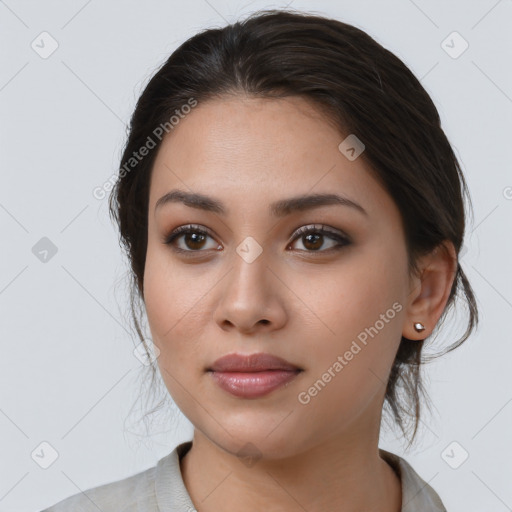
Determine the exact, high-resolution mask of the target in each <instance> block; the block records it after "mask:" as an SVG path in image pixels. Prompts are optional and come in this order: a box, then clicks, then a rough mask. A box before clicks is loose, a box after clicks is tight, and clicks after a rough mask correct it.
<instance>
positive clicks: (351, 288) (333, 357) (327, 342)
mask: <svg viewBox="0 0 512 512" xmlns="http://www.w3.org/2000/svg"><path fill="white" fill-rule="evenodd" d="M401 268H402V267H401V262H400V261H394V262H393V258H388V259H387V260H386V258H384V257H380V258H379V259H377V258H375V257H373V259H372V260H371V261H369V260H363V258H361V259H360V261H359V262H358V264H357V265H356V264H354V265H347V268H346V269H340V271H339V272H336V273H334V274H331V279H329V280H327V279H325V280H320V281H317V283H318V284H319V285H320V283H322V285H321V286H318V287H316V288H315V289H314V290H316V291H312V288H311V284H309V288H308V285H307V284H306V282H304V283H302V285H301V287H303V291H304V292H305V295H301V291H298V295H299V296H301V297H302V296H305V297H306V299H304V302H305V304H307V305H314V308H313V307H311V310H313V311H314V313H315V314H314V315H313V314H312V312H311V311H310V310H309V309H306V310H305V315H304V316H303V320H302V322H303V323H304V322H305V321H308V323H309V322H311V323H310V335H309V336H308V337H307V338H306V339H304V340H303V341H304V343H307V344H308V345H309V348H308V349H307V350H306V352H309V353H310V354H315V357H314V359H313V360H312V361H311V364H310V368H311V370H312V375H311V379H310V381H308V385H309V384H313V383H314V382H315V381H316V379H320V380H321V381H322V382H320V383H319V385H320V386H322V385H323V384H322V383H323V382H329V383H328V384H327V385H326V386H325V390H327V388H329V392H328V393H325V391H324V390H322V393H321V394H324V393H325V394H324V397H325V398H326V399H327V401H326V402H325V403H328V396H329V395H330V394H331V393H333V396H332V397H331V398H332V399H334V400H336V401H338V402H339V403H340V404H341V402H344V401H345V402H346V403H345V406H346V407H347V409H350V408H351V407H352V406H354V407H357V405H356V403H357V402H358V401H360V400H363V401H364V399H365V396H366V398H368V399H369V398H370V397H371V396H373V395H374V394H375V392H377V391H378V390H380V389H381V388H382V386H384V385H385V382H386V381H387V378H388V373H389V370H390V369H391V365H392V363H393V360H394V357H395V355H396V351H397V349H398V345H399V342H400V338H401V331H402V320H401V319H402V315H403V313H402V311H403V310H404V306H403V304H402V303H401V301H402V295H403V290H402V286H403V285H402V284H401V283H402V282H403V275H402V274H403V271H402V270H401ZM332 276H335V277H334V279H333V278H332ZM306 290H309V291H306ZM305 319H308V320H305ZM339 357H341V359H342V360H341V361H340V360H339ZM329 372H330V373H329ZM332 375H335V377H333V376H332ZM351 404H352V405H351Z"/></svg>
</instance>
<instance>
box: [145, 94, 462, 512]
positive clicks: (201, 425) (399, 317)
mask: <svg viewBox="0 0 512 512" xmlns="http://www.w3.org/2000/svg"><path fill="white" fill-rule="evenodd" d="M344 138H345V136H344V135H341V134H340V133H339V131H337V130H336V129H335V127H334V126H333V125H332V124H330V123H328V122H327V121H326V120H325V118H324V117H323V116H322V114H321V113H320V111H319V110H317V109H316V108H315V107H314V105H312V104H311V103H310V102H308V101H307V100H305V99H302V98H298V97H289V98H285V99H279V100H276V99H270V100H269V99H256V98H251V97H247V96H234V97H229V98H224V99H216V100H211V101H208V102H204V103H200V104H198V106H196V107H195V108H194V109H193V110H192V112H191V113H190V114H188V115H187V116H186V117H185V118H184V119H182V120H180V122H179V124H178V125H177V126H175V127H174V129H173V131H172V132H170V133H169V134H168V135H167V136H166V138H165V139H164V141H163V142H162V146H161V148H160V149H159V152H158V155H157V158H156V161H155V164H154V167H153V172H152V177H151V187H150V201H149V215H148V247H147V258H146V267H145V274H144V300H145V305H146V311H147V315H148V321H149V326H150V330H151V334H152V337H153V341H154V343H155V345H156V346H157V347H158V349H159V350H160V356H159V358H158V365H159V369H160V371H161V373H162V377H163V379H164V382H165V384H166V387H167V389H168V391H169V393H170V395H171V396H172V398H173V400H174V401H175V403H176V404H177V405H178V407H179V408H180V409H181V411H182V412H183V413H184V415H185V416H186V417H187V418H188V419H189V420H190V421H191V423H192V424H193V426H194V437H193V446H192V448H191V449H190V451H189V452H188V453H187V454H186V456H185V457H184V458H183V459H182V460H181V471H182V475H183V479H184V482H185V485H186V487H187V490H188V491H189V494H190V496H191V498H192V501H193V503H194V505H195V507H196V509H197V510H198V511H199V512H208V511H218V510H224V511H228V512H229V511H235V510H236V511H239V510H242V509H243V510H245V511H246V512H252V511H259V510H276V511H278V510H279V511H297V510H308V511H309V512H319V511H325V510H338V511H342V512H355V511H361V510H365V511H367V512H371V511H375V512H376V511H379V512H399V511H400V509H401V505H402V504H401V483H400V479H399V478H398V477H397V476H396V474H395V473H394V471H393V470H392V469H391V466H389V465H388V463H387V462H385V461H384V460H383V459H382V458H381V457H380V455H379V449H378V439H379V430H380V421H381V413H382V405H383V400H384V394H385V388H386V386H385V384H386V382H387V379H388V376H389V372H390V370H391V366H392V363H393V360H394V357H395V354H396V351H397V350H398V346H399V343H400V338H401V336H402V335H403V336H405V337H407V338H408V339H410V340H418V339H423V338H425V337H426V336H428V335H429V334H430V333H431V332H432V330H433V329H434V327H435V324H436V323H437V321H438V319H439V318H440V316H441V314H442V312H443V310H444V307H445V304H446V301H447V299H448V295H449V292H450V288H451V285H452V282H453V278H454V275H455V268H456V267H455V260H454V259H453V258H454V257H455V251H454V249H453V246H452V245H451V244H449V243H447V248H448V252H444V251H439V250H436V251H434V252H433V253H431V254H429V255H427V256H425V257H424V259H423V260H421V262H420V264H421V268H422V269H424V272H423V274H422V275H421V278H420V277H411V278H410V277H409V275H408V272H407V253H406V246H405V239H404V233H403V229H402V223H401V218H400V214H399V210H398V209H397V206H396V205H395V203H394V202H393V200H392V199H391V197H390V196H389V195H388V194H387V192H386V191H385V190H384V189H383V188H382V187H381V186H380V185H379V184H378V182H377V181H376V180H375V179H374V178H373V177H372V176H371V175H370V173H369V172H368V169H367V167H366V164H365V163H364V160H363V158H361V157H359V158H357V159H355V160H354V161H350V160H348V159H347V158H346V157H345V156H344V155H343V154H342V153H341V152H340V151H339V149H338V145H339V144H340V142H341V141H342V140H343V139H344ZM361 138H362V137H361ZM172 189H181V190H185V191H188V192H197V193H202V194H205V195H209V196H212V197H214V198H216V199H218V200H220V201H222V202H223V203H224V204H225V206H226V208H227V209H228V215H226V216H222V215H220V214H219V213H215V212H207V211H202V210H199V209H196V208H192V207H190V206H187V205H185V204H183V203H170V204H166V205H164V206H163V207H162V208H160V209H159V210H157V212H155V204H156V201H157V200H158V199H159V198H160V197H161V196H163V195H164V194H166V193H167V192H169V191H170V190H172ZM333 192H334V193H337V194H340V195H344V196H346V197H348V198H350V199H351V200H353V201H355V202H357V203H359V204H360V205H361V206H362V207H363V208H364V209H365V210H366V212H367V216H365V215H362V214H361V213H359V212H358V211H357V210H356V209H354V208H349V207H347V206H341V205H330V206H322V207H319V208H315V209H313V210H309V211H302V212H293V213H291V214H290V215H287V216H285V217H283V218H274V217H272V216H271V214H270V213H269V204H270V203H272V202H274V201H277V200H279V199H284V198H289V197H291V196H295V195H299V194H311V193H333ZM189 223H193V224H198V225H199V226H201V227H202V228H203V229H204V228H207V229H208V230H210V231H211V235H209V236H208V237H207V238H206V239H205V240H203V241H202V243H197V242H196V244H195V245H194V243H193V241H192V240H191V239H190V238H189V237H186V236H184V235H182V236H181V237H179V238H178V239H177V240H175V241H174V247H177V248H181V249H182V250H184V251H187V250H188V251H189V252H188V253H187V254H188V255H190V256H191V257H188V258H187V257H186V256H187V255H182V254H179V253H177V252H174V251H173V246H172V245H166V244H165V243H164V239H165V237H166V236H167V235H169V234H170V233H171V231H173V230H174V229H176V228H177V227H179V226H183V225H187V224H189ZM319 224H324V225H325V226H327V227H329V228H331V229H334V230H337V231H341V233H345V234H346V235H348V236H349V237H350V239H351V243H350V244H348V245H344V246H342V247H341V249H340V250H338V251H336V250H330V248H331V247H336V246H337V244H338V242H337V241H336V240H335V239H332V238H331V237H330V235H324V236H323V238H320V241H319V242H317V243H314V241H313V242H311V241H310V242H308V240H307V239H306V238H305V237H304V236H298V237H296V236H293V234H294V233H295V231H296V230H297V229H298V228H300V227H303V226H311V225H319ZM317 227H318V226H317ZM246 237H253V238H254V239H255V240H256V241H257V242H258V244H259V245H260V246H261V248H262V251H263V252H262V253H261V254H260V255H259V256H258V257H257V258H256V259H255V260H254V261H253V262H251V263H248V262H247V261H245V260H244V259H243V258H242V257H241V256H239V254H238V253H237V252H236V249H237V247H238V246H239V245H240V244H241V243H242V242H243V241H244V240H245V239H246ZM187 238H188V244H187ZM322 240H323V244H322ZM312 247H313V248H314V247H320V249H319V250H316V251H315V250H313V249H312ZM194 251H195V252H194ZM450 256H451V257H450ZM394 303H399V304H400V305H401V306H402V308H401V310H400V311H398V312H396V311H395V315H394V318H392V319H390V320H389V321H388V322H386V323H385V326H384V327H383V328H381V329H380V330H379V331H378V334H377V335H374V336H373V338H372V337H369V339H368V343H367V344H366V345H364V346H363V345H361V344H360V345H361V346H362V349H361V350H360V351H359V352H358V353H357V355H355V356H354V357H353V359H352V360H351V361H349V362H348V364H347V365H346V366H344V367H343V369H342V370H341V371H339V372H338V373H336V376H335V377H334V378H332V379H331V381H330V382H328V383H327V384H326V386H325V387H324V388H323V389H322V390H321V392H319V393H318V394H317V395H316V396H314V397H311V400H310V401H309V403H307V404H302V403H300V402H299V401H298V395H299V393H301V392H304V391H307V390H308V389H309V388H310V387H311V386H312V385H313V384H314V383H315V382H316V381H317V380H318V379H320V378H321V377H322V374H324V373H325V372H326V371H327V369H328V368H330V367H332V366H333V363H334V362H335V361H336V360H337V357H338V356H339V355H341V356H343V354H344V353H345V352H346V351H347V350H348V349H349V348H350V346H351V344H352V342H353V341H354V340H356V339H357V336H358V334H359V333H361V332H363V331H364V330H365V328H368V327H370V326H373V325H374V324H375V322H376V321H377V320H379V318H381V316H380V315H381V314H385V313H386V311H388V310H389V309H390V308H392V305H393V304H394ZM418 321H419V322H422V323H423V325H425V327H426V330H425V331H423V332H422V333H417V332H416V331H415V330H414V328H413V323H414V322H418ZM411 343H414V341H411ZM232 352H237V353H240V354H251V353H255V352H269V353H271V354H274V355H277V356H280V357H282V358H284V359H286V360H288V361H289V362H291V363H293V364H295V365H297V366H299V367H300V368H302V369H303V370H304V371H302V372H301V373H300V374H299V375H298V376H297V377H296V378H295V379H294V380H292V381H291V382H290V383H288V384H287V385H285V386H284V387H281V388H278V389H277V390H274V391H272V392H271V393H270V394H268V395H266V396H263V397H261V398H258V399H243V398H238V397H235V396H232V395H231V394H229V393H227V392H226V391H224V390H222V389H221V388H220V387H219V386H218V385H217V384H216V383H215V382H214V381H213V380H212V378H211V375H210V374H209V373H207V372H206V371H205V370H206V368H207V367H208V366H209V365H211V364H212V363H213V362H214V361H215V360H216V359H218V358H219V357H221V356H223V355H225V354H228V353H232ZM246 443H252V445H253V446H255V447H256V448H257V450H258V452H259V458H258V459H257V461H256V463H255V464H253V465H247V464H243V463H241V461H240V459H239V458H238V456H237V453H238V452H239V451H240V450H241V449H242V448H243V447H244V446H245V445H246ZM305 482H307V484H306V485H305Z"/></svg>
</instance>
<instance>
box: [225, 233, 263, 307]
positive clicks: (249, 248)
mask: <svg viewBox="0 0 512 512" xmlns="http://www.w3.org/2000/svg"><path fill="white" fill-rule="evenodd" d="M269 255H270V251H269V250H268V249H264V247H263V246H262V245H261V244H260V243H259V242H258V241H257V240H256V239H255V238H254V237H252V236H247V237H245V238H244V239H243V240H242V241H241V242H240V243H239V244H238V246H236V248H235V254H234V255H233V267H232V271H231V274H232V275H231V278H230V279H229V286H234V287H235V288H236V294H237V295H238V296H240V297H241V296H246V295H249V296H256V295H261V294H263V295H265V294H266V293H267V291H266V287H267V286H268V276H267V273H268V272H269V269H268V268H267V265H268V263H269Z"/></svg>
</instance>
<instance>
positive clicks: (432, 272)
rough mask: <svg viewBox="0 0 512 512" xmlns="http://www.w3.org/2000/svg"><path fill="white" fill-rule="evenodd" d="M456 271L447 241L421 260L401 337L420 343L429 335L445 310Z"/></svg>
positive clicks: (453, 256)
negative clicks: (418, 275) (419, 341)
mask: <svg viewBox="0 0 512 512" xmlns="http://www.w3.org/2000/svg"><path fill="white" fill-rule="evenodd" d="M456 271H457V255H456V252H455V248H454V246H453V244H452V242H450V241H445V242H443V244H441V245H440V246H438V247H436V248H435V249H434V250H433V251H432V252H430V253H429V254H428V255H426V256H424V257H423V258H422V260H421V261H420V277H415V282H414V288H413V291H412V292H411V293H410V294H409V299H410V302H409V303H408V305H407V308H406V309H407V310H406V315H405V319H404V327H403V331H402V336H403V337H404V338H407V339H410V340H423V339H425V338H427V337H428V336H430V334H431V333H432V331H433V330H434V328H435V326H436V324H437V322H438V321H439V318H440V317H441V315H442V314H443V311H444V309H445V307H446V303H447V301H448V297H449V296H450V292H451V289H452V286H453V281H454V279H455V276H456Z"/></svg>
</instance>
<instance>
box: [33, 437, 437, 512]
mask: <svg viewBox="0 0 512 512" xmlns="http://www.w3.org/2000/svg"><path fill="white" fill-rule="evenodd" d="M191 446H192V441H186V442H184V443H181V444H179V445H178V446H176V448H174V450H173V451H172V452H171V453H169V454H168V455H166V456H165V457H163V458H162V459H160V460H159V461H158V463H157V464H156V465H155V466H153V467H151V468H149V469H146V470H145V471H142V472H140V473H137V474H136V475H133V476H130V477H128V478H124V479H122V480H117V481H115V482H111V483H108V484H104V485H100V486H98V487H93V488H91V489H88V490H86V491H85V492H81V493H78V494H75V495H73V496H70V497H69V498H66V499H64V500H62V501H59V502H58V503H57V504H55V505H53V506H52V507H50V508H47V509H45V510H43V511H41V512H98V510H101V511H102V512H194V511H195V510H196V509H195V508H194V505H193V503H192V500H191V498H190V495H189V493H188V491H187V488H186V487H185V484H184V482H183V477H182V475H181V469H180V459H181V458H182V457H183V456H184V455H185V453H186V452H187V451H188V450H189V449H190V447H191ZM379 452H380V454H381V457H382V458H383V459H385V460H386V461H387V462H388V463H389V464H390V465H391V467H392V468H393V469H394V470H395V472H396V473H397V475H398V476H399V477H400V480H401V482H402V509H401V512H446V508H445V507H444V505H443V503H442V502H441V499H440V498H439V496H438V495H437V493H436V492H435V491H434V489H432V487H430V486H429V485H428V484H427V483H426V482H425V481H424V480H422V478H421V477H420V476H419V475H418V474H417V473H416V472H415V471H414V469H413V468H412V466H411V465H410V464H409V463H408V462H407V461H406V460H404V459H402V458H401V457H399V456H398V455H395V454H393V453H391V452H388V451H385V450H382V449H379Z"/></svg>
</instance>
